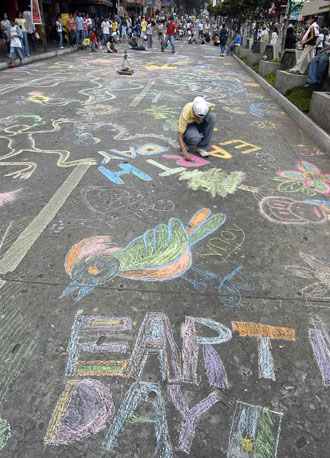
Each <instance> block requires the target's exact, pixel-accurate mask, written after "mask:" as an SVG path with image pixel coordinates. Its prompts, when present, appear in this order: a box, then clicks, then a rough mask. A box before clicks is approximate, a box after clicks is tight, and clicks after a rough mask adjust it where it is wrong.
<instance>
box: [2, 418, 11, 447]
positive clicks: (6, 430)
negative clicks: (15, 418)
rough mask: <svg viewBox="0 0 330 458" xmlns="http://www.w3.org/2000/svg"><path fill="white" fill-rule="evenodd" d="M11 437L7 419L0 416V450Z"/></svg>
mask: <svg viewBox="0 0 330 458" xmlns="http://www.w3.org/2000/svg"><path fill="white" fill-rule="evenodd" d="M10 437H11V433H10V425H9V423H8V421H7V420H1V418H0V450H1V449H3V448H4V446H5V445H6V444H7V442H8V441H9V439H10Z"/></svg>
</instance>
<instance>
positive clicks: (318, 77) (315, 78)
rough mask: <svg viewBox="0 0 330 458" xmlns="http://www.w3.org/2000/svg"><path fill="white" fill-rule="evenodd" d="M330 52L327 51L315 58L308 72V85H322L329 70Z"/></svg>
mask: <svg viewBox="0 0 330 458" xmlns="http://www.w3.org/2000/svg"><path fill="white" fill-rule="evenodd" d="M329 55H330V51H325V52H323V53H322V54H318V55H317V56H315V57H314V58H313V59H312V61H311V63H310V65H309V70H308V78H307V83H309V84H321V83H322V81H323V78H324V76H325V74H326V72H327V70H328V65H329Z"/></svg>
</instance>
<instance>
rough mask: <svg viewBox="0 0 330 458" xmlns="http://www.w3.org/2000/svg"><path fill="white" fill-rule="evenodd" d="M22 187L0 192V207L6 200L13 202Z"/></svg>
mask: <svg viewBox="0 0 330 458" xmlns="http://www.w3.org/2000/svg"><path fill="white" fill-rule="evenodd" d="M22 190H23V188H20V189H16V190H15V191H8V192H2V193H0V207H2V205H4V204H6V203H8V202H15V200H17V199H18V195H19V193H20V192H21V191H22Z"/></svg>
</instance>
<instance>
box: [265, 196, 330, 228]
mask: <svg viewBox="0 0 330 458" xmlns="http://www.w3.org/2000/svg"><path fill="white" fill-rule="evenodd" d="M258 206H259V211H260V213H261V214H262V216H263V217H264V218H266V219H267V220H268V221H270V222H272V223H278V224H322V223H326V222H327V221H329V216H330V201H328V200H325V199H321V200H318V199H305V200H302V201H298V200H294V199H292V198H290V197H283V196H265V197H263V198H262V199H261V200H260V202H259V204H258Z"/></svg>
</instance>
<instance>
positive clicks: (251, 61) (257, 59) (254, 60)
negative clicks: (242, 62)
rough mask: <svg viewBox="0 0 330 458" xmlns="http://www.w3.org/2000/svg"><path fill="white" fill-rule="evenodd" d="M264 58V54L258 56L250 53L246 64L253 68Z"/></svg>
mask: <svg viewBox="0 0 330 458" xmlns="http://www.w3.org/2000/svg"><path fill="white" fill-rule="evenodd" d="M262 58H263V54H256V53H254V52H250V53H249V54H248V55H247V61H246V63H247V64H248V66H249V67H252V65H254V64H258V63H259V62H260V61H261V59H262Z"/></svg>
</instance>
